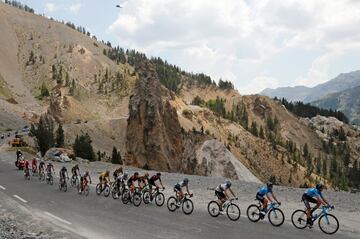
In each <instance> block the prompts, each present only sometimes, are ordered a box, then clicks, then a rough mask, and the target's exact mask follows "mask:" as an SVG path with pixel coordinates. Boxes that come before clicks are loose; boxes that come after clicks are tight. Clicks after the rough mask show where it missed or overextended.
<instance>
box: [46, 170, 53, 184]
mask: <svg viewBox="0 0 360 239" xmlns="http://www.w3.org/2000/svg"><path fill="white" fill-rule="evenodd" d="M46 183H47V184H50V185H53V184H54V177H53V175H52V173H51V172H47V175H46Z"/></svg>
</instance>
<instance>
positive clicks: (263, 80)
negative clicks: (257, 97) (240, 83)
mask: <svg viewBox="0 0 360 239" xmlns="http://www.w3.org/2000/svg"><path fill="white" fill-rule="evenodd" d="M279 86H280V84H279V80H277V79H275V78H273V77H269V76H257V77H255V78H254V79H253V80H251V81H250V82H249V83H248V84H246V85H245V86H244V87H242V88H241V89H239V91H240V94H254V93H256V92H259V91H262V90H264V89H266V88H277V87H279Z"/></svg>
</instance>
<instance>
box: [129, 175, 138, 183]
mask: <svg viewBox="0 0 360 239" xmlns="http://www.w3.org/2000/svg"><path fill="white" fill-rule="evenodd" d="M135 181H139V178H136V177H135V176H134V175H133V176H131V177H130V178H129V179H128V185H131V184H132V183H133V182H135Z"/></svg>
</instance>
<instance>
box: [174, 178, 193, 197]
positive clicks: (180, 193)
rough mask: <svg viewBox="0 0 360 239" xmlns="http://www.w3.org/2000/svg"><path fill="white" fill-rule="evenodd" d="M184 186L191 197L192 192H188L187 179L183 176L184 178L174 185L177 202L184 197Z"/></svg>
mask: <svg viewBox="0 0 360 239" xmlns="http://www.w3.org/2000/svg"><path fill="white" fill-rule="evenodd" d="M184 187H185V188H186V192H187V193H188V194H189V195H190V197H192V193H190V192H189V179H188V178H184V180H182V181H180V182H178V183H177V184H175V186H174V191H175V195H176V197H177V198H178V199H179V202H181V201H182V200H183V198H184V193H183V191H182V189H183V188H184Z"/></svg>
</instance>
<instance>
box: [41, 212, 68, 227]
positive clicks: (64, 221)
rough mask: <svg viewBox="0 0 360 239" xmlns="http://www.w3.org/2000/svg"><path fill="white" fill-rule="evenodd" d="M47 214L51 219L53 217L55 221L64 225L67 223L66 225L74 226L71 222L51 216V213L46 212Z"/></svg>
mask: <svg viewBox="0 0 360 239" xmlns="http://www.w3.org/2000/svg"><path fill="white" fill-rule="evenodd" d="M45 214H46V215H47V216H49V217H52V218H54V219H56V220H58V221H60V222H62V223H65V224H68V225H72V223H71V222H69V221H66V220H64V219H62V218H60V217H57V216H55V215H54V214H51V213H50V212H45Z"/></svg>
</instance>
